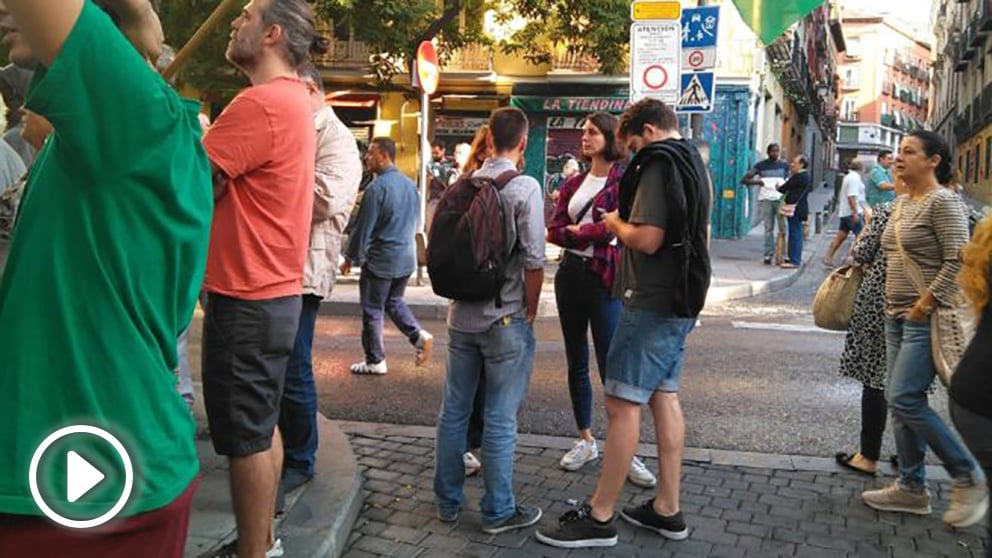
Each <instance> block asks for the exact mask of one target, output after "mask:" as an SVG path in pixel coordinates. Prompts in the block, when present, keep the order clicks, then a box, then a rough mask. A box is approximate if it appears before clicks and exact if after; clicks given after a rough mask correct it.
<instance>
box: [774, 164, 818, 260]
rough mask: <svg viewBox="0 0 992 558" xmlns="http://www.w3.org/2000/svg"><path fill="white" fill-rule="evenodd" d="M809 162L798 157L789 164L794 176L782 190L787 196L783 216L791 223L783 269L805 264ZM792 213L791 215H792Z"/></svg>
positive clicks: (809, 184)
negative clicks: (804, 234)
mask: <svg viewBox="0 0 992 558" xmlns="http://www.w3.org/2000/svg"><path fill="white" fill-rule="evenodd" d="M808 167H809V161H808V160H807V159H806V156H805V155H796V156H795V157H793V158H792V161H791V162H790V163H789V171H790V172H792V176H790V177H789V180H787V181H786V182H785V184H783V185H782V186H781V187H780V188H779V191H781V192H782V193H783V194H785V200H784V201H785V203H784V205H783V206H782V214H783V215H785V217H786V218H787V219H788V221H789V250H788V252H789V257H788V260H787V261H786V262H784V263H783V264H782V267H784V268H786V269H795V268H797V267H799V266H801V265H802V264H803V223H805V222H806V219H808V218H809V191H810V187H811V185H812V180H811V179H810V176H809V171H807V168H808ZM790 213H791V215H790Z"/></svg>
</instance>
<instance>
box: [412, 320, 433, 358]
mask: <svg viewBox="0 0 992 558" xmlns="http://www.w3.org/2000/svg"><path fill="white" fill-rule="evenodd" d="M414 346H415V347H416V348H417V360H416V364H417V366H423V365H424V364H426V363H427V361H428V360H430V359H431V352H432V351H433V350H434V336H433V335H431V334H430V333H428V332H427V331H426V330H423V329H422V330H420V337H419V338H418V339H417V342H416V343H414Z"/></svg>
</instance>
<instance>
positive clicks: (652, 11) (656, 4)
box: [630, 0, 682, 21]
mask: <svg viewBox="0 0 992 558" xmlns="http://www.w3.org/2000/svg"><path fill="white" fill-rule="evenodd" d="M681 15H682V3H681V2H678V1H659V0H653V1H652V0H634V2H633V3H632V4H631V5H630V19H632V20H634V21H645V20H655V19H678V18H679V16H681Z"/></svg>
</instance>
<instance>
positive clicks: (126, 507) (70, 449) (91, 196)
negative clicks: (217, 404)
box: [0, 0, 212, 558]
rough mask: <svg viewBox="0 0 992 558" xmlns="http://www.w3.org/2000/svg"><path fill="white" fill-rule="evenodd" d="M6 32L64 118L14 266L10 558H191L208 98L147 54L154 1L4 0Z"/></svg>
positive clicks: (1, 533)
mask: <svg viewBox="0 0 992 558" xmlns="http://www.w3.org/2000/svg"><path fill="white" fill-rule="evenodd" d="M101 7H103V8H105V9H106V10H109V11H110V12H111V16H112V17H108V14H107V13H105V12H104V11H102V10H101V9H100V8H101ZM114 22H117V24H118V25H119V27H117V26H115V24H114ZM0 29H2V31H3V34H4V35H5V41H4V42H5V43H6V44H7V45H8V46H9V47H10V56H11V59H12V60H13V61H14V63H16V64H18V65H21V66H25V67H36V74H35V78H34V81H33V83H32V85H31V89H30V91H29V93H28V96H27V101H26V107H27V109H28V110H30V111H32V112H34V113H37V114H39V115H41V116H43V117H45V118H46V119H47V120H48V121H50V122H51V124H52V125H53V127H54V130H55V132H54V134H53V135H52V137H51V138H49V140H48V141H47V142H46V143H45V145H44V147H43V149H42V150H41V152H40V153H39V155H38V158H37V161H36V162H35V165H34V167H33V168H32V170H31V177H30V180H29V182H28V185H27V188H26V193H25V197H24V199H23V202H22V205H21V209H20V212H19V214H18V220H17V223H16V224H15V227H14V231H13V235H12V239H11V247H10V253H9V256H8V261H7V264H6V267H5V269H4V271H3V276H2V277H0V331H3V332H4V333H3V335H2V336H0V362H2V366H3V373H2V374H0V393H3V394H4V398H5V401H4V405H2V406H0V423H2V424H4V425H5V427H4V428H3V429H0V447H3V448H4V451H3V452H0V472H2V474H0V556H67V555H72V556H155V557H170V558H174V557H175V558H178V557H180V556H182V554H183V547H184V544H185V537H186V527H187V522H188V516H189V512H190V507H191V503H192V495H193V490H194V488H195V485H196V480H195V479H196V476H197V472H198V470H199V464H198V460H197V456H196V449H195V446H194V443H193V436H194V429H195V424H194V420H193V417H192V415H191V414H190V413H189V411H188V409H187V408H186V405H185V404H184V403H183V401H182V399H181V397H180V396H179V394H178V392H177V391H176V379H175V376H174V375H173V374H172V369H173V368H174V367H175V365H176V362H177V357H176V338H177V336H178V335H179V333H180V332H181V331H182V330H183V329H184V328H185V327H186V326H187V325H188V324H189V321H190V319H191V317H192V313H193V307H194V304H195V302H196V296H197V293H198V291H199V288H200V284H201V283H202V279H203V272H204V266H205V262H206V254H207V243H208V236H209V231H210V219H211V214H212V200H211V187H210V181H211V177H210V165H209V162H208V161H207V157H206V153H205V152H204V150H203V148H202V146H201V145H200V127H199V122H198V119H197V106H196V105H195V104H187V103H184V102H183V101H182V100H180V99H179V97H178V96H177V95H176V93H175V91H173V90H172V89H171V88H170V87H169V85H168V84H167V83H166V82H165V81H164V80H163V79H162V78H161V77H160V76H159V75H158V74H156V73H155V71H154V70H153V68H152V66H151V64H149V62H151V61H153V60H155V58H156V57H157V55H158V51H159V50H160V48H161V44H162V35H161V27H160V25H159V23H158V18H157V16H155V13H154V11H153V10H152V8H151V5H150V4H149V3H148V1H147V0H103V1H102V2H101V3H100V6H99V7H98V6H97V5H96V4H94V3H93V2H90V1H87V0H3V2H0ZM128 39H130V40H131V42H130V43H129V41H128ZM67 428H69V429H75V430H81V431H80V432H76V433H74V434H68V435H65V436H62V437H60V438H53V436H54V435H62V434H65V431H64V430H65V429H67ZM94 432H102V434H94ZM104 435H105V436H104ZM109 440H112V441H109ZM50 441H54V443H52V444H51V445H49V446H48V448H47V449H44V450H43V451H37V452H36V450H39V448H40V447H43V446H44V442H50ZM114 442H116V445H115V444H114ZM125 454H126V457H125ZM80 463H85V465H79V464H80ZM94 470H95V471H96V473H99V475H100V476H101V479H100V480H98V481H97V482H96V483H95V484H93V483H92V480H91V479H92V477H93V476H94V473H93V471H94ZM80 472H82V473H84V474H83V475H80V474H79V473H80ZM29 480H30V482H29ZM80 482H82V484H84V485H85V486H83V487H82V488H80ZM29 485H30V487H29ZM42 515H46V516H48V517H49V518H50V519H52V520H53V521H55V522H57V523H60V524H61V525H64V526H67V527H75V528H76V529H61V528H59V527H57V526H54V525H53V523H52V522H50V521H46V520H45V519H44V518H43V517H40V516H42ZM115 515H117V516H121V517H123V518H124V519H121V518H118V519H117V520H116V521H114V522H113V523H110V524H108V525H104V526H103V527H101V528H100V530H99V531H98V532H90V531H86V530H82V529H84V528H87V527H95V526H97V525H101V524H102V523H105V522H106V521H109V520H110V519H112V518H113V517H114V516H115Z"/></svg>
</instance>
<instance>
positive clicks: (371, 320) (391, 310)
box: [358, 268, 420, 364]
mask: <svg viewBox="0 0 992 558" xmlns="http://www.w3.org/2000/svg"><path fill="white" fill-rule="evenodd" d="M409 280H410V276H409V275H407V276H406V277H400V278H397V279H383V278H381V277H376V276H375V275H373V274H372V273H371V272H370V271H369V270H367V269H364V268H362V275H361V277H359V279H358V295H359V297H360V298H361V302H362V348H363V349H365V362H367V363H368V364H379V363H380V362H382V361H383V360H385V359H386V350H385V349H384V348H383V346H382V320H383V315H384V314H389V318H390V319H391V320H393V323H394V324H396V327H397V328H399V330H400V332H402V333H403V335H405V336H406V338H407V339H408V340H409V341H410V343H411V344H415V343H416V342H417V340H418V339H419V338H420V324H419V323H418V322H417V319H416V318H414V317H413V313H412V312H410V308H409V307H407V305H406V302H405V301H404V300H403V293H405V292H406V284H407V282H408V281H409Z"/></svg>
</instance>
